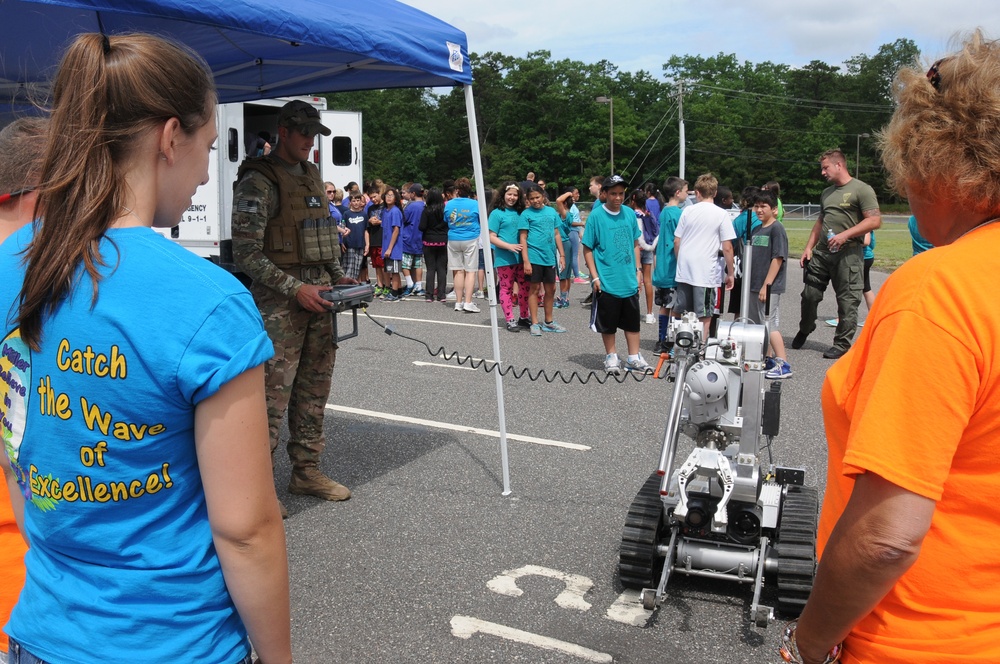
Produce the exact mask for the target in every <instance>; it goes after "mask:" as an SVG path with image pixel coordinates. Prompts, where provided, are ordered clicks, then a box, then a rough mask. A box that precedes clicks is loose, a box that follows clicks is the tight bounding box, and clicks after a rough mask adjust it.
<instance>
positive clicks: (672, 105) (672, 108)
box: [622, 102, 677, 172]
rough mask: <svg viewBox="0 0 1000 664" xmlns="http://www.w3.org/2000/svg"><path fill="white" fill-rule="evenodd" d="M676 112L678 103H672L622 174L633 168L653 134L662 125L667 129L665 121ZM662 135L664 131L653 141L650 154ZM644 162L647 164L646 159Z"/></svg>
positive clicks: (640, 166) (647, 156) (640, 165)
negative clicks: (668, 115) (633, 163)
mask: <svg viewBox="0 0 1000 664" xmlns="http://www.w3.org/2000/svg"><path fill="white" fill-rule="evenodd" d="M676 110H677V103H676V102H674V103H672V104H671V105H670V106H668V107H667V110H666V111H664V113H663V115H661V116H660V119H659V121H658V122H657V123H656V126H654V127H653V129H652V130H651V131H650V132H649V134H647V135H646V140H644V141H643V142H642V145H640V146H639V149H638V150H636V151H635V154H634V155H632V158H631V159H629V161H628V163H627V164H625V168H623V169H622V172H626V171H628V169H629V167H630V166H632V162H633V161H635V159H636V157H638V156H639V153H640V152H642V149H643V148H644V147H646V143H648V142H649V139H650V138H651V137H652V136H653V134H654V133H655V132H656V130H657V129H658V128H659V127H660V125H661V124H662V125H663V128H664V129H666V127H667V126H666V124H664V122H663V121H664V120H665V119H666V117H667V114H668V113H673V112H674V111H676ZM671 119H673V115H671ZM662 135H663V130H660V133H659V135H657V137H656V141H653V145H652V146H650V148H649V152H652V150H653V148H654V147H656V142H657V141H659V140H660V136H662ZM649 152H647V153H646V158H649ZM642 161H643V163H645V162H646V160H645V159H643V160H642ZM639 168H642V164H639ZM637 170H638V169H637Z"/></svg>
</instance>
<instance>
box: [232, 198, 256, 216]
mask: <svg viewBox="0 0 1000 664" xmlns="http://www.w3.org/2000/svg"><path fill="white" fill-rule="evenodd" d="M236 211H237V212H247V213H249V214H257V201H248V200H247V199H245V198H241V199H240V202H239V203H237V204H236Z"/></svg>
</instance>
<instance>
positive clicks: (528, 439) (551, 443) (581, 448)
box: [326, 403, 590, 452]
mask: <svg viewBox="0 0 1000 664" xmlns="http://www.w3.org/2000/svg"><path fill="white" fill-rule="evenodd" d="M326 408H327V410H333V411H336V412H339V413H350V414H352V415H364V416H366V417H374V418H377V419H380V420H390V421H392V422H406V423H407V424H417V425H420V426H425V427H431V428H433V429H447V430H448V431H461V432H463V433H474V434H478V435H480V436H489V437H490V438H499V437H500V432H499V431H493V430H492V429H479V428H476V427H468V426H463V425H461V424H449V423H447V422H435V421H433V420H421V419H419V418H416V417H407V416H406V415H392V414H391V413H380V412H377V411H374V410H364V409H362V408H351V407H350V406H337V405H335V404H332V403H328V404H326ZM507 440H517V441H520V442H522V443H531V444H533V445H543V446H546V447H561V448H563V449H567V450H574V451H576V452H586V451H588V450H589V449H590V446H589V445H578V444H576V443H564V442H562V441H560V440H548V439H547V438H534V437H532V436H522V435H520V434H516V433H508V434H507Z"/></svg>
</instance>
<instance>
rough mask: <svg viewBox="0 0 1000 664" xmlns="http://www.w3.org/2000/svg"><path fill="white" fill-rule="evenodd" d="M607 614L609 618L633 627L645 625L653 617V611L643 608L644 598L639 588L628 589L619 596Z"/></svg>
mask: <svg viewBox="0 0 1000 664" xmlns="http://www.w3.org/2000/svg"><path fill="white" fill-rule="evenodd" d="M605 615H606V617H607V618H608V620H614V621H615V622H620V623H625V624H626V625H632V626H633V627H645V626H646V623H647V622H649V619H650V618H652V617H653V612H652V611H647V610H646V609H644V608H643V606H642V598H641V597H640V594H639V591H638V590H626V591H625V592H623V593H622V594H621V595H619V596H618V599H616V600H615V603H614V604H612V605H611V606H610V607H608V612H607V614H605Z"/></svg>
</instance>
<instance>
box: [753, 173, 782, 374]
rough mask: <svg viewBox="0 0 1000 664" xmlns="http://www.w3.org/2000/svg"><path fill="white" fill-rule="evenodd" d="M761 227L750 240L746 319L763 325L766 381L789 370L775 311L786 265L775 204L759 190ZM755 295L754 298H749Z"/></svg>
mask: <svg viewBox="0 0 1000 664" xmlns="http://www.w3.org/2000/svg"><path fill="white" fill-rule="evenodd" d="M753 211H754V214H756V215H757V218H758V219H760V223H761V225H760V226H759V227H758V228H756V229H754V231H753V234H752V235H751V237H750V243H751V245H752V246H753V254H752V256H751V257H750V302H749V303H748V304H749V306H748V307H747V311H748V315H749V317H750V320H751V321H752V322H754V323H757V324H758V325H764V324H766V325H767V328H768V341H769V342H770V343H771V349H772V350H773V351H774V354H773V355H772V356H771V357H769V358H768V364H767V366H768V370H767V373H766V374H764V375H765V377H767V378H775V379H778V378H791V376H792V367H791V366H790V365H789V364H788V362H787V361H786V360H785V342H784V340H783V339H782V338H781V332H780V331H779V329H778V328H779V326H780V323H781V321H780V318H779V316H778V308H779V305H780V302H781V294H782V293H784V292H785V267H786V263H787V262H788V236H787V235H786V234H785V227H784V226H782V225H781V223H780V222H779V221H778V216H777V215H778V201H777V198H776V197H775V195H774V192H771V191H767V190H761V191H760V192H759V193H758V194H757V197H756V199H755V200H754V204H753ZM754 295H756V296H757V297H753V296H754Z"/></svg>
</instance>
